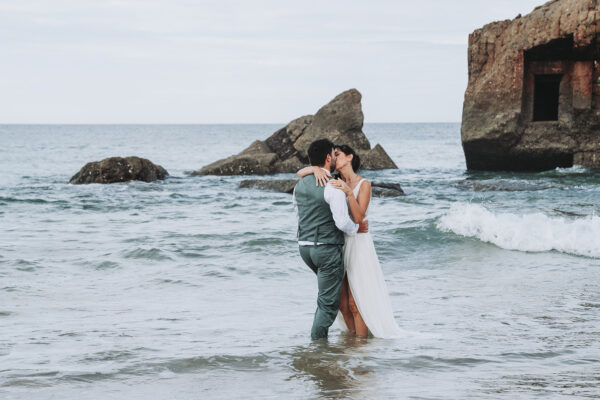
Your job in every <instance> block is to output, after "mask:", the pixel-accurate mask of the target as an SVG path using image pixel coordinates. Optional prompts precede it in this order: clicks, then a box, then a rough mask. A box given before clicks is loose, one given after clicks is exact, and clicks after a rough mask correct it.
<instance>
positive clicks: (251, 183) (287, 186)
mask: <svg viewBox="0 0 600 400" xmlns="http://www.w3.org/2000/svg"><path fill="white" fill-rule="evenodd" d="M296 183H298V180H297V179H274V180H269V179H247V180H244V181H242V182H240V186H239V187H240V189H249V188H253V189H260V190H269V191H274V192H282V193H288V194H292V192H293V191H294V187H295V186H296ZM371 194H372V196H374V197H398V196H404V195H405V194H404V190H402V187H400V185H399V184H397V183H386V182H371Z"/></svg>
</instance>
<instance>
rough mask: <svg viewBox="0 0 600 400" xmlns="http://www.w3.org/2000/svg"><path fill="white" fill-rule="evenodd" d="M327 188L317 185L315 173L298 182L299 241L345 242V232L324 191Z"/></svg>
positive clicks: (341, 243) (334, 243)
mask: <svg viewBox="0 0 600 400" xmlns="http://www.w3.org/2000/svg"><path fill="white" fill-rule="evenodd" d="M324 192H325V188H324V187H322V186H317V185H316V180H315V176H314V175H312V174H311V175H307V176H305V177H304V178H302V179H300V181H299V182H298V183H297V184H296V190H295V192H294V193H295V196H296V204H297V205H298V241H304V242H313V243H314V244H315V245H316V244H317V242H318V243H322V244H333V245H343V244H344V233H343V232H342V231H340V230H339V229H338V228H337V227H336V226H335V221H334V220H333V215H332V214H331V209H330V208H329V204H327V202H326V201H325V198H324V197H323V193H324Z"/></svg>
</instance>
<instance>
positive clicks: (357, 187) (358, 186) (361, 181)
mask: <svg viewBox="0 0 600 400" xmlns="http://www.w3.org/2000/svg"><path fill="white" fill-rule="evenodd" d="M364 180H365V178H362V179H361V180H360V181H359V182H358V184H357V185H356V186H355V187H354V190H355V191H356V192H355V193H354V196H356V195H357V193H358V192H359V191H360V185H362V183H363V181H364ZM357 189H358V190H357Z"/></svg>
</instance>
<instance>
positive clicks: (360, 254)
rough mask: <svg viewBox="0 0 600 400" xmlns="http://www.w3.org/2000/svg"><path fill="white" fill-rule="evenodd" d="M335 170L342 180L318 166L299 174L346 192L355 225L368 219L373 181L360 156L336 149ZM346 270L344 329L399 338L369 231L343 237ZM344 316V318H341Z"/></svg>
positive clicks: (342, 301)
mask: <svg viewBox="0 0 600 400" xmlns="http://www.w3.org/2000/svg"><path fill="white" fill-rule="evenodd" d="M335 156H336V164H335V165H336V169H337V170H338V171H339V173H340V174H341V179H340V178H338V179H336V180H331V181H330V180H329V177H328V175H327V173H326V172H325V171H324V170H322V169H321V168H319V167H306V168H303V169H301V170H300V171H298V176H299V177H301V178H302V177H304V176H306V175H310V174H314V175H315V178H316V179H317V182H318V184H321V185H323V186H324V185H325V184H327V183H330V184H331V185H332V186H334V187H336V188H337V189H340V190H343V191H344V193H345V194H346V198H347V201H348V209H349V210H350V215H351V216H352V219H353V220H354V222H355V223H360V222H362V221H363V220H366V219H367V213H368V210H369V203H370V202H371V182H369V181H368V180H366V179H364V178H362V177H360V176H359V175H358V174H357V172H358V170H359V168H360V157H359V156H358V154H356V153H355V152H354V150H353V149H352V148H351V147H350V146H347V145H339V146H338V145H336V146H335ZM344 237H345V244H344V267H345V270H346V274H345V276H344V283H343V286H342V295H341V298H340V313H338V323H339V324H340V326H341V328H342V330H344V331H345V330H348V331H350V332H352V333H356V335H357V336H362V337H367V336H368V334H369V332H370V333H371V334H372V335H373V336H375V337H378V338H392V337H397V336H399V335H400V334H401V333H402V330H401V329H400V328H399V327H398V325H397V324H396V321H395V320H394V314H393V312H392V304H391V302H390V298H389V296H388V290H387V286H386V284H385V280H384V278H383V272H382V271H381V266H380V265H379V259H378V258H377V253H376V252H375V246H374V244H373V239H372V238H371V234H370V233H369V232H366V233H357V234H356V235H354V236H349V235H344ZM340 314H341V317H340Z"/></svg>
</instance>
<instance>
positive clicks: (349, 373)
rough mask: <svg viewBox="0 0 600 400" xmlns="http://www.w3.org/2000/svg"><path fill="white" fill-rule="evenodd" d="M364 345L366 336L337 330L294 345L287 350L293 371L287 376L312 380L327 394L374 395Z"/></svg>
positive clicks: (373, 377) (334, 396)
mask: <svg viewBox="0 0 600 400" xmlns="http://www.w3.org/2000/svg"><path fill="white" fill-rule="evenodd" d="M368 345H369V342H368V339H365V338H359V337H356V336H354V335H347V334H341V335H340V336H339V337H337V338H333V340H332V339H329V341H328V340H318V341H315V342H313V343H311V344H310V345H308V346H298V347H296V348H295V349H294V350H293V351H292V352H290V353H289V354H287V356H289V357H290V358H291V367H292V370H293V371H294V373H293V374H292V376H291V377H290V379H299V380H309V381H311V382H313V383H314V384H315V385H316V387H317V388H318V391H319V395H320V396H323V397H327V398H332V399H342V398H349V397H351V398H377V393H376V388H377V385H376V384H375V380H376V374H375V368H374V366H373V365H369V364H368V363H367V362H366V359H367V358H368V356H369V351H368Z"/></svg>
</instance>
